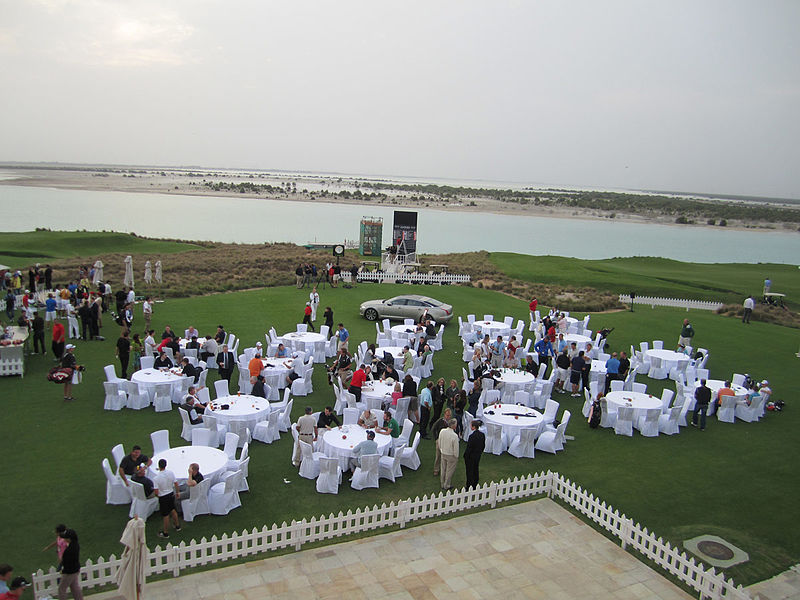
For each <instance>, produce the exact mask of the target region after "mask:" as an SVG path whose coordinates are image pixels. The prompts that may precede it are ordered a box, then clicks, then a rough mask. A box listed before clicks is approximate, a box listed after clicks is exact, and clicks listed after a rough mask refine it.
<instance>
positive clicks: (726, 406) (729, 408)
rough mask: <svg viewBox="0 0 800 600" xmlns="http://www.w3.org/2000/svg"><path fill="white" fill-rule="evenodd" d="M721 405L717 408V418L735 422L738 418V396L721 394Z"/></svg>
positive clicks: (726, 421)
mask: <svg viewBox="0 0 800 600" xmlns="http://www.w3.org/2000/svg"><path fill="white" fill-rule="evenodd" d="M720 403H721V405H720V407H719V408H718V409H717V420H718V421H722V422H723V423H733V422H734V421H735V420H736V396H720Z"/></svg>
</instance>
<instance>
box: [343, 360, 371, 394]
mask: <svg viewBox="0 0 800 600" xmlns="http://www.w3.org/2000/svg"><path fill="white" fill-rule="evenodd" d="M369 371H370V368H369V367H365V366H364V365H360V366H359V367H358V368H357V369H356V370H355V372H354V373H353V378H352V379H351V380H350V387H349V388H347V391H348V392H350V393H351V394H353V395H354V396H355V397H356V402H361V386H362V385H364V382H365V381H366V380H367V374H368V373H369Z"/></svg>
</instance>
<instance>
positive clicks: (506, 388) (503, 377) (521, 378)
mask: <svg viewBox="0 0 800 600" xmlns="http://www.w3.org/2000/svg"><path fill="white" fill-rule="evenodd" d="M498 371H500V375H499V376H498V377H496V379H498V380H500V381H501V382H502V383H503V397H504V398H509V399H511V398H513V397H514V392H517V391H519V390H524V389H525V388H526V387H530V386H532V385H533V382H534V381H535V380H536V377H534V376H533V374H532V373H528V372H527V371H523V370H522V369H498Z"/></svg>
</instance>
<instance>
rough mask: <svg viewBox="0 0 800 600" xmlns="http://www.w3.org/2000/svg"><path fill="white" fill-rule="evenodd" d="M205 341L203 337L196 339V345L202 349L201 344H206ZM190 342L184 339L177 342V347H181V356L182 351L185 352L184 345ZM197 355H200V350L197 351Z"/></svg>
mask: <svg viewBox="0 0 800 600" xmlns="http://www.w3.org/2000/svg"><path fill="white" fill-rule="evenodd" d="M207 339H208V338H204V337H199V338H197V343H198V344H199V345H200V348H202V347H203V344H205V343H206V340H207ZM191 341H192V340H187V339H186V338H181V339H179V340H178V345H179V346H180V347H181V354H183V353H184V351H185V350H186V344H188V343H189V342H191ZM197 353H198V354H200V350H198V351H197Z"/></svg>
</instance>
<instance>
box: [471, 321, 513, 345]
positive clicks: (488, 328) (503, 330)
mask: <svg viewBox="0 0 800 600" xmlns="http://www.w3.org/2000/svg"><path fill="white" fill-rule="evenodd" d="M472 328H473V330H478V329H480V330H481V337H483V336H484V335H486V334H487V333H488V334H489V339H490V340H492V341H495V340H496V339H497V336H498V335H502V336H507V335H509V333H510V332H511V328H510V327H509V326H508V325H506V324H505V323H504V322H503V321H477V320H476V321H475V322H474V323H473V324H472Z"/></svg>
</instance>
